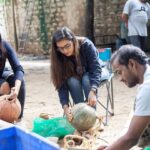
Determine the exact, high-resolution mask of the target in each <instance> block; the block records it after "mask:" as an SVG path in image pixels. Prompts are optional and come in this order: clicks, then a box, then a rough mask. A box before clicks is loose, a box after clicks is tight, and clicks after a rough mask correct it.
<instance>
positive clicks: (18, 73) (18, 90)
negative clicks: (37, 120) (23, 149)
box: [0, 35, 25, 120]
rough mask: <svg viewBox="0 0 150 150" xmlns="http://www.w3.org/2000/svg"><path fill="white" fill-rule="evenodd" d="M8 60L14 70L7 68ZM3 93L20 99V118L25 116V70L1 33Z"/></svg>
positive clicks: (0, 81) (0, 72) (0, 87)
mask: <svg viewBox="0 0 150 150" xmlns="http://www.w3.org/2000/svg"><path fill="white" fill-rule="evenodd" d="M6 60H8V62H9V64H10V66H11V68H12V70H11V69H8V68H6ZM2 95H6V96H7V97H8V98H9V99H15V98H18V99H19V101H20V104H21V114H20V116H19V120H20V119H21V118H22V116H23V109H24V102H25V82H24V71H23V68H22V66H21V65H20V62H19V60H18V58H17V55H16V52H15V51H14V49H13V48H12V47H11V45H10V44H9V43H8V42H6V41H4V40H3V39H2V38H1V35H0V96H2Z"/></svg>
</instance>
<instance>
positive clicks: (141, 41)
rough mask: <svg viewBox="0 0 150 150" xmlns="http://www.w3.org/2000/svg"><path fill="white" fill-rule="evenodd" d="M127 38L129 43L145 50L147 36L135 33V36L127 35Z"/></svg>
mask: <svg viewBox="0 0 150 150" xmlns="http://www.w3.org/2000/svg"><path fill="white" fill-rule="evenodd" d="M129 39H130V42H131V44H133V45H134V46H137V47H139V48H141V49H142V50H143V51H146V49H145V48H146V42H147V36H139V35H135V36H129Z"/></svg>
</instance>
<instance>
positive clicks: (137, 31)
mask: <svg viewBox="0 0 150 150" xmlns="http://www.w3.org/2000/svg"><path fill="white" fill-rule="evenodd" d="M148 2H149V0H127V2H126V3H125V6H124V9H123V14H122V19H123V21H124V22H125V24H126V26H127V28H128V36H129V40H130V43H131V44H133V45H135V46H138V47H140V48H141V49H142V50H143V51H146V41H147V23H148V19H150V5H149V3H148Z"/></svg>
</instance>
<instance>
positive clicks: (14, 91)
mask: <svg viewBox="0 0 150 150" xmlns="http://www.w3.org/2000/svg"><path fill="white" fill-rule="evenodd" d="M18 93H19V91H18V90H17V88H16V87H12V88H11V93H10V95H9V99H16V98H17V96H18Z"/></svg>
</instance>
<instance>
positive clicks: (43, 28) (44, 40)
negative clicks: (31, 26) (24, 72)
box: [37, 0, 48, 51]
mask: <svg viewBox="0 0 150 150" xmlns="http://www.w3.org/2000/svg"><path fill="white" fill-rule="evenodd" d="M37 1H38V18H39V22H40V43H41V47H42V49H43V50H44V51H48V35H47V25H46V21H45V12H44V5H45V2H44V1H43V0H37Z"/></svg>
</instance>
